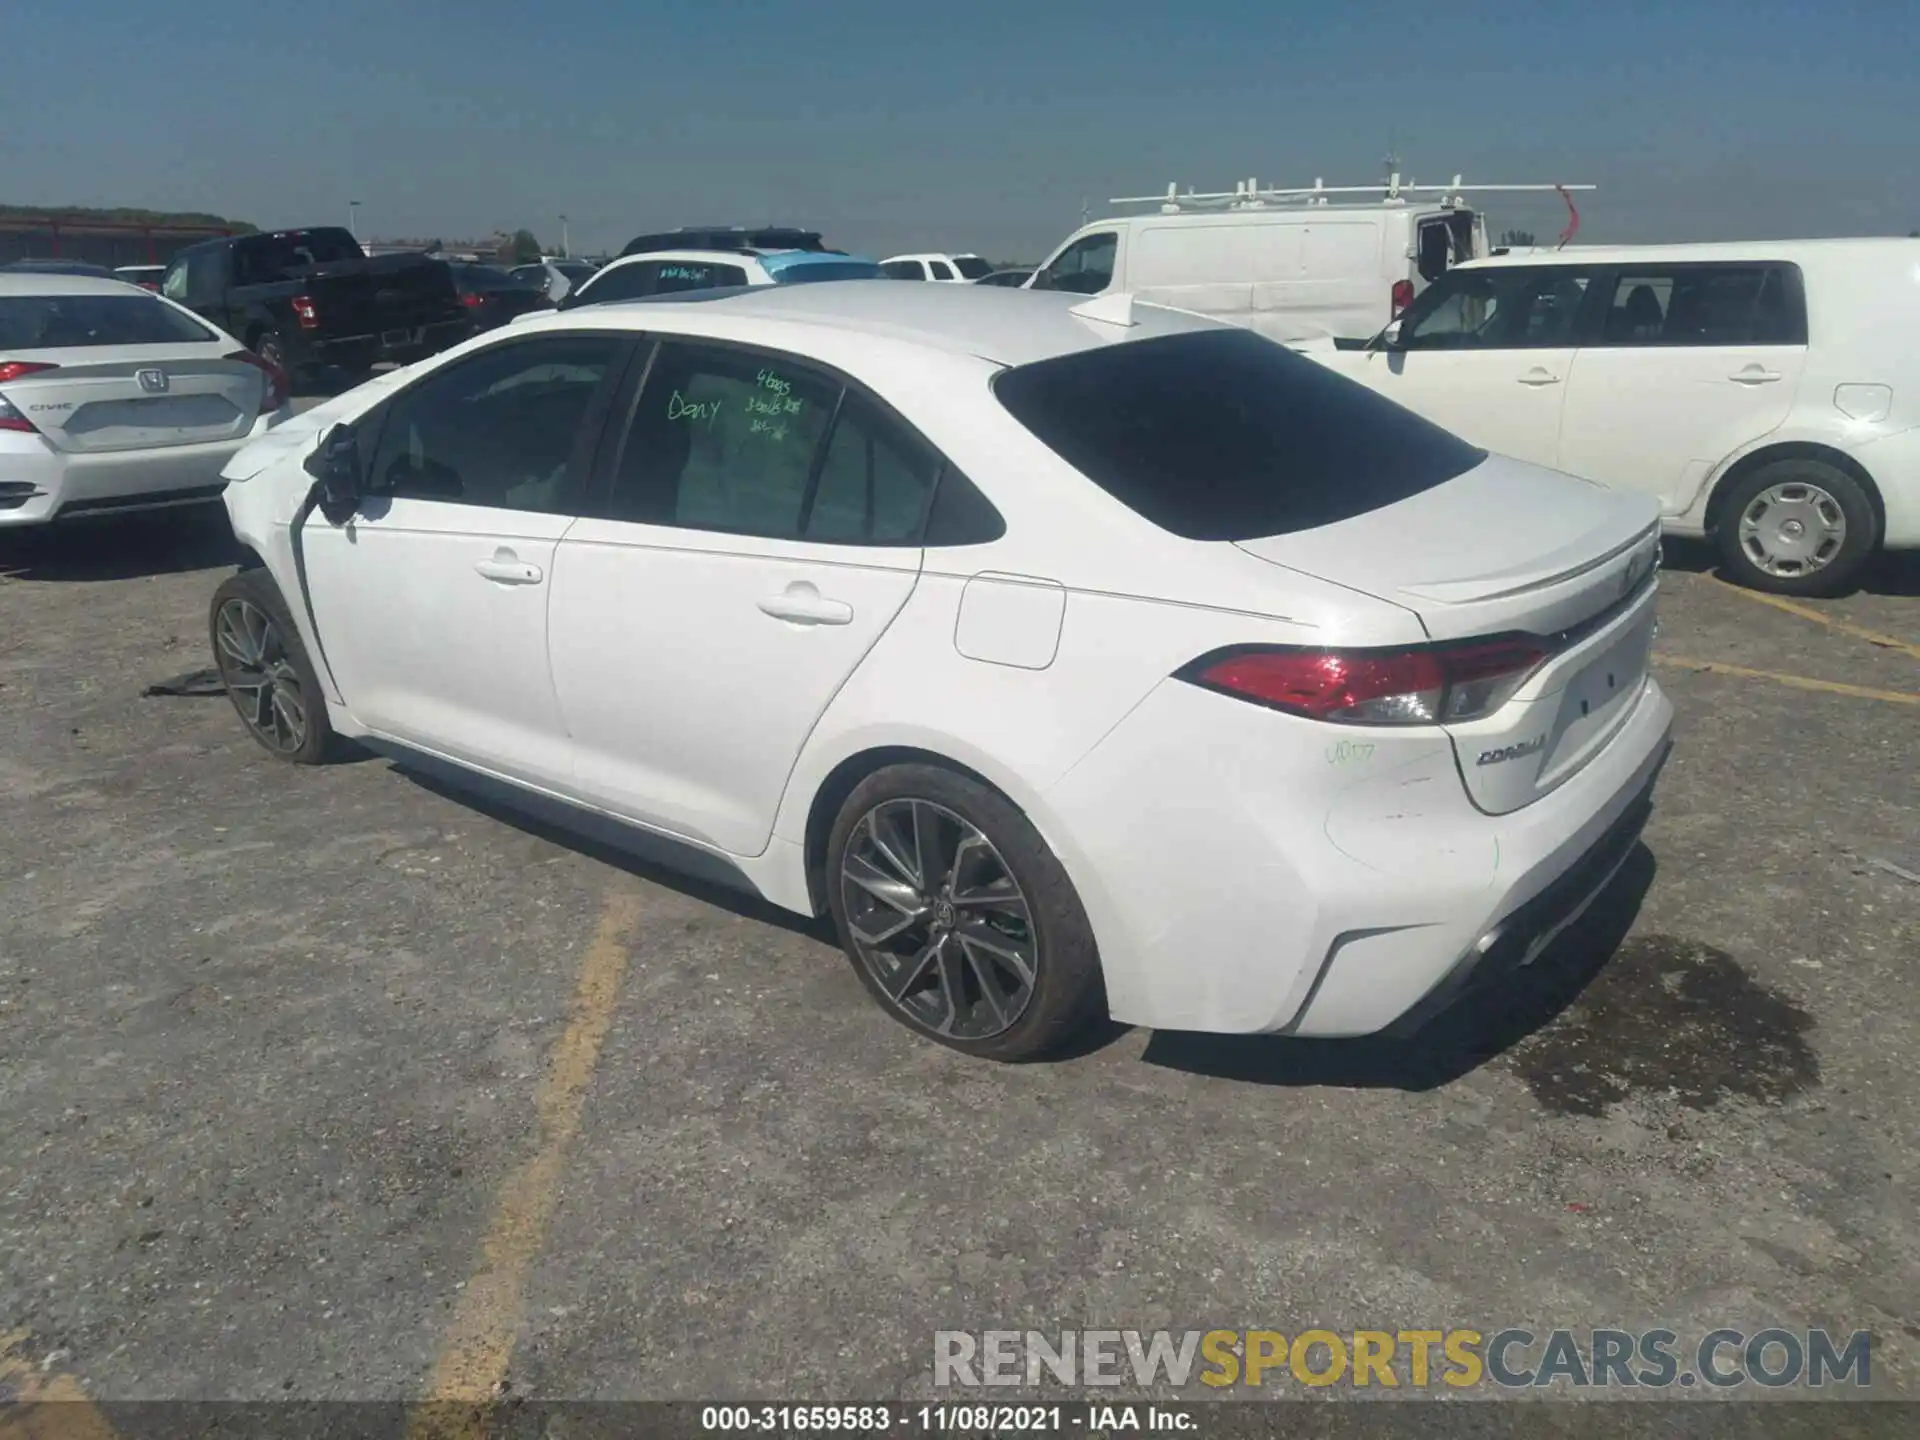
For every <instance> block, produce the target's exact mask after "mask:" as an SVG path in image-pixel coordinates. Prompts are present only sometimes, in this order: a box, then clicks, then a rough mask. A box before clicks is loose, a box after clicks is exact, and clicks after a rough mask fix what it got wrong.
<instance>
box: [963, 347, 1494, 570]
mask: <svg viewBox="0 0 1920 1440" xmlns="http://www.w3.org/2000/svg"><path fill="white" fill-rule="evenodd" d="M993 389H994V393H995V394H996V395H997V396H998V397H999V399H1000V403H1001V404H1003V405H1004V406H1006V408H1007V409H1008V410H1009V411H1011V412H1012V414H1013V416H1014V418H1015V419H1017V420H1018V421H1020V423H1021V424H1023V425H1025V426H1026V427H1027V429H1029V430H1031V431H1032V432H1033V433H1034V434H1035V435H1037V436H1038V437H1039V438H1040V439H1041V440H1043V441H1045V442H1046V444H1047V445H1048V446H1049V447H1050V448H1051V449H1052V450H1053V451H1054V452H1055V453H1056V454H1058V455H1059V456H1060V457H1061V458H1062V459H1064V460H1066V461H1067V462H1068V463H1069V464H1071V465H1072V466H1073V467H1074V468H1075V469H1077V470H1079V471H1080V472H1081V473H1082V474H1083V475H1085V476H1086V477H1087V478H1088V479H1089V480H1091V481H1093V482H1094V484H1096V485H1098V486H1099V487H1100V488H1101V489H1103V490H1105V491H1106V492H1107V493H1108V494H1109V495H1111V496H1113V497H1114V498H1115V499H1116V500H1118V501H1120V502H1121V503H1122V504H1124V505H1126V506H1127V507H1128V508H1129V509H1131V510H1133V511H1134V512H1135V513H1136V514H1138V515H1140V516H1141V517H1142V518H1144V519H1146V520H1149V521H1151V522H1152V523H1153V524H1155V525H1158V526H1159V527H1160V528H1161V529H1163V530H1167V531H1170V532H1171V533H1173V534H1175V535H1179V536H1182V537H1184V538H1186V539H1189V540H1254V539H1259V538H1261V537H1263V536H1268V535H1286V534H1290V533H1292V532H1294V531H1296V530H1311V529H1313V528H1314V527H1316V526H1319V525H1331V524H1333V523H1335V522H1336V521H1340V520H1350V519H1352V518H1353V517H1354V516H1356V515H1364V514H1366V513H1367V512H1369V511H1372V510H1378V509H1380V508H1382V507H1383V506H1387V505H1392V504H1394V503H1395V502H1396V501H1400V500H1405V499H1407V498H1408V497H1409V496H1413V495H1417V494H1419V493H1420V492H1421V491H1423V490H1430V489H1432V488H1433V487H1434V486H1436V485H1440V484H1444V483H1445V482H1446V481H1448V480H1451V479H1453V478H1454V477H1455V476H1456V475H1461V474H1464V473H1465V472H1466V471H1468V470H1471V469H1472V468H1473V467H1474V466H1476V465H1478V464H1479V463H1480V462H1481V461H1482V460H1484V459H1486V452H1485V451H1484V450H1476V449H1475V448H1474V447H1473V446H1471V445H1469V444H1467V443H1466V441H1464V440H1461V439H1458V438H1457V437H1455V436H1454V435H1451V434H1449V433H1448V432H1447V431H1445V430H1442V429H1441V428H1440V427H1439V426H1437V425H1434V424H1432V423H1430V422H1429V421H1426V420H1423V419H1421V418H1420V417H1419V416H1417V415H1415V414H1414V413H1413V412H1412V411H1411V410H1405V409H1402V408H1401V407H1400V406H1398V405H1396V404H1394V403H1393V402H1392V401H1391V400H1387V399H1384V398H1383V397H1381V396H1379V395H1377V394H1375V393H1374V392H1373V391H1371V390H1369V389H1367V388H1366V387H1365V386H1363V385H1359V384H1356V383H1355V382H1353V381H1351V380H1348V379H1345V378H1344V377H1342V376H1340V375H1337V374H1335V373H1334V372H1333V371H1331V370H1329V369H1327V368H1326V367H1325V366H1323V365H1321V364H1319V363H1317V362H1316V361H1313V360H1309V359H1307V358H1306V357H1304V356H1301V355H1296V354H1294V353H1293V352H1292V351H1290V350H1287V349H1286V348H1284V347H1283V346H1280V345H1276V344H1274V343H1273V342H1272V341H1271V340H1267V339H1265V338H1263V337H1261V336H1259V335H1256V334H1254V333H1253V332H1252V331H1250V330H1239V329H1220V330H1205V331H1197V332H1193V333H1190V334H1184V335H1169V336H1164V337H1161V338H1158V339H1153V340H1135V341H1130V342H1128V341H1123V342H1121V343H1118V344H1113V345H1106V346H1102V347H1101V348H1100V349H1098V350H1086V351H1079V352H1076V353H1075V354H1072V355H1062V356H1059V357H1057V358H1055V359H1052V360H1042V361H1040V362H1038V363H1036V364H1032V365H1022V366H1019V367H1017V368H1015V369H1011V370H1003V371H1001V372H1000V374H999V375H998V376H996V377H995V380H994V386H993Z"/></svg>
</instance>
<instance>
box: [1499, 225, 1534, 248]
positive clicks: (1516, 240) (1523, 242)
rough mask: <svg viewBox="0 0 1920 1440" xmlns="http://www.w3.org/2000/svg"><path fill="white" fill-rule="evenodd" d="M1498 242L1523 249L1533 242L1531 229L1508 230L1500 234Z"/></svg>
mask: <svg viewBox="0 0 1920 1440" xmlns="http://www.w3.org/2000/svg"><path fill="white" fill-rule="evenodd" d="M1500 243H1501V244H1502V245H1511V246H1513V247H1515V248H1516V249H1520V250H1525V249H1527V248H1529V247H1530V246H1532V245H1533V244H1534V238H1533V232H1532V231H1531V230H1508V231H1505V232H1504V233H1502V235H1501V236H1500Z"/></svg>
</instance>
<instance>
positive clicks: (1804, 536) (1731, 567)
mask: <svg viewBox="0 0 1920 1440" xmlns="http://www.w3.org/2000/svg"><path fill="white" fill-rule="evenodd" d="M1715 540H1716V543H1717V544H1718V546H1719V550H1720V560H1721V569H1722V571H1723V573H1724V574H1725V575H1726V578H1727V579H1729V580H1731V581H1733V582H1734V583H1735V584H1737V585H1744V586H1746V587H1748V588H1749V589H1753V590H1762V591H1766V592H1768V593H1770V594H1774V595H1838V594H1840V593H1842V592H1843V591H1846V590H1848V589H1850V588H1852V586H1853V584H1854V582H1855V581H1856V580H1858V579H1859V578H1860V573H1861V572H1862V571H1863V570H1864V569H1865V568H1866V566H1867V563H1868V561H1870V560H1871V559H1872V558H1873V553H1874V551H1875V550H1876V549H1877V548H1878V547H1879V544H1880V519H1879V515H1878V513H1877V512H1876V511H1875V510H1874V506H1873V501H1872V499H1871V498H1870V497H1869V496H1868V494H1867V491H1866V487H1865V486H1863V485H1862V484H1861V483H1860V481H1859V480H1857V479H1856V478H1854V476H1852V475H1850V474H1848V473H1847V472H1846V471H1845V470H1842V469H1841V468H1840V467H1839V466H1837V465H1830V464H1828V463H1827V462H1826V461H1824V460H1812V459H1794V460H1775V461H1773V462H1772V463H1770V464H1766V465H1762V466H1760V467H1759V468H1758V469H1756V470H1754V471H1753V472H1752V473H1751V474H1749V475H1746V476H1743V477H1742V478H1741V479H1739V480H1738V481H1736V482H1735V483H1734V485H1733V488H1732V489H1731V490H1729V491H1728V493H1727V497H1726V501H1725V503H1724V504H1723V505H1722V506H1721V509H1720V520H1719V525H1718V527H1717V530H1716V534H1715Z"/></svg>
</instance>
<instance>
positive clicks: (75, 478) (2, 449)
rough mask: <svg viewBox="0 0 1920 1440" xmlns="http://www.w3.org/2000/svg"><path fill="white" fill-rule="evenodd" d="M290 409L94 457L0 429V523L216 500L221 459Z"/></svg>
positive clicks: (223, 484)
mask: <svg viewBox="0 0 1920 1440" xmlns="http://www.w3.org/2000/svg"><path fill="white" fill-rule="evenodd" d="M292 413H293V412H292V410H290V409H282V410H280V411H278V412H276V413H275V414H273V415H268V416H262V417H261V418H260V419H258V420H256V421H254V423H253V428H252V429H251V430H249V431H248V432H247V433H246V434H244V435H242V436H240V437H239V438H237V439H234V440H220V441H216V442H214V443H212V444H207V445H172V446H167V447H164V448H161V449H152V450H120V451H114V452H111V453H107V454H94V455H89V454H72V453H69V452H67V451H62V450H56V449H54V448H53V447H52V446H51V445H49V444H48V443H47V442H46V441H45V440H44V439H42V438H41V437H40V436H38V435H16V434H12V433H6V434H0V528H16V527H23V526H30V525H44V524H47V523H49V522H50V521H53V520H61V519H77V518H79V517H81V516H86V515H105V514H116V513H121V512H124V511H129V510H158V509H165V508H168V507H171V506H175V505H194V504H204V503H206V502H208V501H212V500H218V499H219V498H220V495H221V492H222V491H223V490H225V489H226V482H225V481H224V480H222V479H221V478H220V471H221V470H222V469H223V468H224V467H225V465H226V463H227V462H228V461H229V460H231V459H232V458H233V457H234V455H235V454H236V453H237V452H238V451H239V450H240V448H241V447H242V446H244V445H247V444H249V443H250V442H252V441H254V440H256V439H258V438H259V437H260V436H262V435H264V434H266V433H267V431H268V430H269V429H271V428H272V427H273V426H274V425H276V424H278V423H279V422H280V421H281V420H284V419H285V418H287V417H288V416H289V415H291V414H292Z"/></svg>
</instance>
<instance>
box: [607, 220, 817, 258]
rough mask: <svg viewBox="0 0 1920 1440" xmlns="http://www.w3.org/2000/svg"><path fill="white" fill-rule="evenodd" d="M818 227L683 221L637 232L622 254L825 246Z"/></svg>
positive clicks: (811, 248) (810, 248) (793, 248)
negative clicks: (666, 227)
mask: <svg viewBox="0 0 1920 1440" xmlns="http://www.w3.org/2000/svg"><path fill="white" fill-rule="evenodd" d="M826 248H827V246H826V243H825V242H824V241H823V240H822V239H821V238H820V232H819V231H818V230H796V229H794V228H793V227H792V226H790V225H759V226H754V225H683V226H681V227H680V228H679V229H678V230H656V231H653V232H652V233H650V234H646V235H636V236H634V237H633V239H631V240H629V241H628V242H627V243H626V245H625V247H624V248H623V249H622V250H621V251H620V253H621V254H622V255H649V254H653V253H655V252H657V251H662V250H825V249H826Z"/></svg>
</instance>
